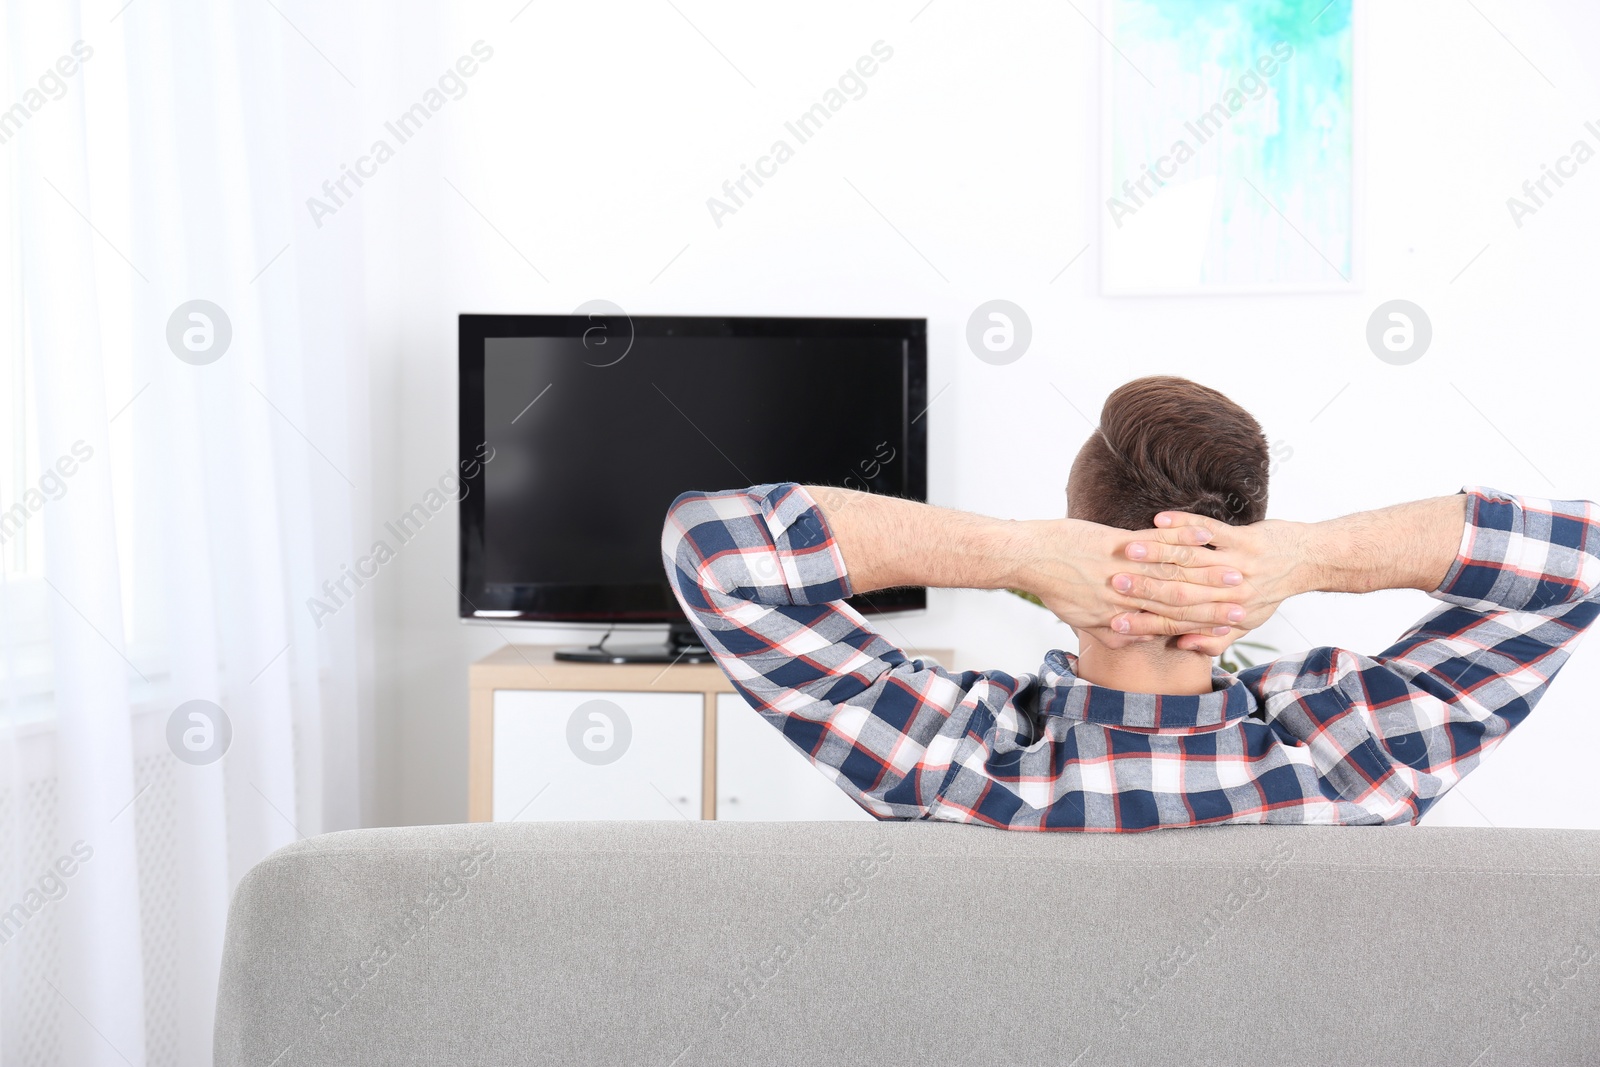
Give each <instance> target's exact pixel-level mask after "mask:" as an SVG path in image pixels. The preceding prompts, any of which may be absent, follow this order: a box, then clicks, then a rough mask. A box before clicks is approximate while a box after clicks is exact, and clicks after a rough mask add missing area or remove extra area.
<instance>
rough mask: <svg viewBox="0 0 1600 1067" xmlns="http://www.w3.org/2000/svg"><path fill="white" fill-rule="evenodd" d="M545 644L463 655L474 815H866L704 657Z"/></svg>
mask: <svg viewBox="0 0 1600 1067" xmlns="http://www.w3.org/2000/svg"><path fill="white" fill-rule="evenodd" d="M554 651H555V649H554V648H553V647H550V646H544V645H506V646H505V647H503V648H501V649H499V650H498V651H496V652H493V653H491V654H490V655H488V656H485V657H484V658H483V659H481V660H479V661H478V662H476V663H474V664H473V665H472V668H471V672H470V685H471V692H472V701H471V710H470V716H471V720H470V723H469V731H468V733H469V742H468V744H469V748H468V751H469V757H468V759H469V763H468V804H467V809H468V818H470V819H471V820H472V821H473V822H506V821H514V820H518V819H520V820H541V821H542V820H552V819H745V820H758V821H773V822H789V821H808V820H848V819H860V820H870V819H871V818H872V816H870V815H868V814H867V813H866V812H865V811H863V810H862V809H861V808H860V807H859V806H858V805H857V804H856V803H855V802H854V801H852V800H851V799H850V798H849V797H847V796H845V795H844V793H843V792H842V791H840V789H839V788H838V787H837V786H836V785H834V784H833V782H832V781H831V780H829V779H828V778H827V777H826V776H825V775H824V774H823V773H822V772H821V771H819V770H817V769H816V768H815V767H813V766H812V765H811V763H810V762H809V761H808V760H806V758H805V757H804V756H802V755H801V754H800V753H799V752H798V751H796V750H795V748H794V747H793V746H792V745H790V744H789V742H788V741H786V740H785V739H784V738H783V736H782V735H781V734H780V733H779V732H778V731H777V730H775V729H774V728H773V727H772V726H771V725H770V724H768V723H767V722H766V721H765V720H764V719H762V718H761V716H760V715H758V714H757V713H756V712H755V710H754V709H753V708H751V707H750V706H749V705H748V704H746V703H745V701H744V698H743V697H741V696H739V694H738V693H736V692H735V691H734V688H733V686H732V684H730V683H729V681H728V679H727V677H726V676H725V675H724V674H723V673H722V671H721V670H719V669H718V668H717V667H716V666H715V665H714V664H710V663H706V664H675V665H672V666H663V665H661V664H644V663H621V664H613V663H572V662H567V661H563V660H557V659H556V658H555V657H554V655H553V653H554ZM916 654H917V655H919V656H922V657H923V658H927V659H933V660H936V661H938V662H940V663H945V664H948V663H949V662H950V661H951V654H950V653H949V652H947V651H942V650H924V651H919V652H918V653H916Z"/></svg>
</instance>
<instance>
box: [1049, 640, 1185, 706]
mask: <svg viewBox="0 0 1600 1067" xmlns="http://www.w3.org/2000/svg"><path fill="white" fill-rule="evenodd" d="M1079 644H1080V647H1081V649H1082V651H1081V652H1079V653H1078V671H1077V673H1078V677H1079V678H1082V679H1083V680H1084V681H1086V682H1093V683H1094V684H1095V685H1102V686H1105V687H1106V688H1107V689H1120V690H1122V691H1123V692H1124V693H1156V694H1159V695H1161V696H1197V695H1200V694H1204V693H1209V692H1211V689H1212V686H1211V659H1210V657H1208V656H1206V655H1204V654H1202V653H1199V652H1184V651H1181V650H1177V649H1171V650H1163V651H1162V652H1160V653H1156V654H1151V652H1150V651H1149V650H1147V649H1142V648H1123V649H1110V648H1107V647H1105V646H1104V645H1102V644H1100V643H1099V642H1097V641H1093V640H1089V641H1081V642H1080V643H1079Z"/></svg>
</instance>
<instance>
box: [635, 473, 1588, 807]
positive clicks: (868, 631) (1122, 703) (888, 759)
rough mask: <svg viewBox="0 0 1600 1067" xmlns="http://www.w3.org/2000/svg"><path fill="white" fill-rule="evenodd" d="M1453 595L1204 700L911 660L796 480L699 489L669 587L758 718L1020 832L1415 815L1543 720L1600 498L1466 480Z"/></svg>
mask: <svg viewBox="0 0 1600 1067" xmlns="http://www.w3.org/2000/svg"><path fill="white" fill-rule="evenodd" d="M1468 492H1470V493H1471V506H1470V508H1469V509H1468V521H1467V523H1466V526H1465V530H1464V532H1463V535H1462V539H1461V548H1460V551H1459V553H1458V555H1457V557H1456V560H1455V562H1454V564H1452V565H1451V567H1450V571H1449V574H1448V575H1447V576H1446V577H1445V580H1444V583H1443V585H1441V586H1440V588H1439V589H1438V590H1437V591H1436V592H1435V593H1434V594H1433V596H1434V598H1435V599H1437V600H1439V601H1441V602H1442V606H1440V607H1438V608H1435V609H1434V610H1433V611H1432V612H1431V613H1429V614H1428V615H1427V616H1426V617H1425V618H1423V620H1422V621H1421V622H1419V623H1418V624H1417V625H1416V626H1414V627H1413V628H1412V629H1411V630H1410V631H1409V632H1407V633H1406V634H1405V635H1404V636H1403V637H1401V638H1400V640H1399V641H1397V642H1396V643H1395V644H1394V645H1392V646H1391V647H1390V648H1388V649H1386V650H1385V651H1383V652H1381V653H1379V654H1378V655H1376V656H1363V655H1361V654H1359V653H1356V652H1350V651H1347V650H1345V649H1340V648H1316V649H1312V650H1311V651H1309V652H1304V653H1301V654H1298V655H1294V656H1285V657H1283V658H1281V659H1277V660H1274V661H1272V662H1270V663H1266V664H1262V665H1261V666H1258V667H1254V668H1251V669H1250V670H1247V671H1245V672H1243V673H1242V674H1239V675H1238V676H1233V675H1230V674H1227V673H1226V672H1223V671H1220V670H1219V671H1217V672H1216V673H1215V675H1214V682H1213V685H1214V688H1213V690H1212V692H1210V693H1207V694H1205V695H1203V696H1154V695H1147V694H1139V693H1124V692H1121V691H1118V690H1114V689H1108V688H1105V687H1103V686H1098V685H1094V684H1092V683H1089V682H1086V681H1084V680H1083V679H1081V678H1078V677H1077V676H1076V675H1075V673H1074V667H1075V666H1076V657H1074V656H1071V655H1069V654H1067V653H1065V652H1060V651H1053V652H1050V653H1049V654H1048V655H1046V656H1045V659H1044V665H1043V667H1042V669H1041V670H1040V672H1039V673H1038V674H1036V675H1035V674H1022V675H1017V676H1012V675H1009V674H1005V673H1003V672H1001V671H963V672H961V673H959V674H952V673H950V672H949V671H947V670H945V669H944V668H943V667H940V666H938V665H936V664H933V663H930V662H926V661H922V660H914V659H909V658H908V657H907V656H906V655H905V654H904V653H903V652H902V651H901V650H900V649H898V648H896V647H895V646H894V645H892V644H891V643H890V642H888V641H887V640H885V639H884V638H883V636H882V635H881V634H879V633H878V632H877V631H876V630H874V629H873V628H872V626H871V625H870V624H868V623H867V622H866V620H865V619H863V618H862V616H861V615H860V614H859V613H858V612H856V611H855V610H853V609H852V608H851V607H849V605H847V604H843V603H840V601H842V600H843V599H844V598H845V597H847V596H849V595H850V594H851V586H850V577H849V575H848V574H847V573H846V572H845V564H844V559H843V557H842V556H841V555H840V553H839V548H838V545H837V544H836V543H835V541H834V539H833V535H832V533H831V532H830V531H829V529H828V526H827V523H826V522H825V521H824V519H823V516H822V512H821V511H820V510H819V509H818V507H817V505H816V502H815V501H814V500H812V498H811V497H810V495H809V494H808V493H807V492H806V491H805V490H804V489H803V488H801V487H800V486H798V485H793V484H784V485H760V486H755V487H753V488H751V489H745V490H738V491H733V492H724V493H686V494H684V495H683V496H681V497H679V498H678V499H677V501H675V502H674V503H673V505H672V509H671V512H670V513H669V514H668V516H667V521H666V527H665V530H664V531H663V534H662V554H663V557H664V559H665V563H666V570H667V576H668V578H669V579H670V580H671V582H672V586H673V588H674V589H675V590H676V592H677V596H678V601H679V602H680V603H681V604H682V605H683V608H684V610H685V611H686V612H687V613H688V616H689V619H690V620H691V621H692V622H693V623H694V625H695V628H696V629H697V630H698V631H699V632H700V635H701V637H702V638H703V639H704V640H705V644H706V647H707V648H708V649H710V650H711V652H712V653H713V655H714V656H715V658H716V660H717V663H718V664H719V665H720V666H721V667H722V669H723V670H724V671H725V672H726V673H727V675H728V677H729V678H730V679H731V680H732V681H733V684H734V685H735V686H736V687H737V688H738V690H739V692H740V693H742V694H743V695H744V697H745V699H746V700H748V701H749V702H750V704H751V706H752V707H754V708H755V709H756V710H757V711H758V712H760V713H761V715H762V716H763V717H764V718H765V719H766V720H767V721H768V722H770V723H771V724H772V725H773V726H775V727H777V728H778V729H779V730H781V731H782V732H783V735H784V737H786V738H788V739H789V741H790V742H791V743H792V744H794V746H795V747H796V748H798V749H799V750H800V751H801V752H802V753H803V754H805V755H806V756H807V757H808V758H809V759H810V760H811V762H812V763H814V764H815V765H816V766H817V767H818V768H819V769H821V770H822V771H823V773H824V774H826V775H827V776H828V777H829V778H831V779H832V780H833V781H834V782H835V783H837V784H838V786H839V788H841V789H843V790H844V791H845V792H846V793H848V794H849V795H850V796H851V797H852V798H853V799H854V800H855V801H856V802H857V803H858V804H860V805H861V806H862V807H863V808H865V809H866V810H867V811H869V812H871V813H872V814H873V815H875V816H877V817H878V818H881V819H936V820H944V821H949V822H968V823H983V824H987V825H990V826H999V827H1005V828H1008V829H1013V830H1086V831H1088V830H1092V831H1132V830H1153V829H1158V828H1161V827H1168V826H1201V825H1208V824H1213V823H1322V824H1331V823H1340V824H1377V823H1415V822H1416V821H1417V820H1418V819H1419V818H1420V817H1421V816H1422V814H1423V813H1424V812H1426V811H1427V810H1428V808H1429V807H1430V806H1431V805H1432V804H1433V803H1434V802H1435V801H1437V800H1438V799H1439V798H1440V797H1441V796H1443V795H1444V794H1445V792H1446V791H1447V790H1449V789H1450V787H1451V786H1453V785H1455V784H1456V782H1458V781H1460V780H1461V778H1462V777H1463V776H1464V775H1466V773H1467V772H1468V771H1470V770H1472V768H1473V767H1475V766H1477V763H1478V761H1479V759H1481V758H1482V757H1483V756H1484V755H1485V754H1486V753H1488V752H1489V751H1490V750H1492V749H1493V748H1494V747H1495V746H1496V745H1498V744H1499V743H1500V741H1501V740H1502V739H1504V737H1505V736H1506V734H1507V733H1509V732H1510V731H1511V729H1512V728H1513V727H1515V726H1516V725H1517V724H1518V723H1520V722H1521V721H1522V720H1523V719H1524V718H1526V717H1527V715H1528V712H1529V711H1531V710H1532V709H1533V705H1534V704H1535V703H1536V702H1537V701H1538V700H1539V698H1540V697H1541V696H1542V695H1543V694H1544V691H1545V689H1546V687H1547V686H1548V685H1549V684H1550V680H1551V679H1552V678H1554V677H1555V674H1556V672H1557V671H1558V670H1560V669H1561V666H1562V664H1564V663H1565V662H1566V660H1567V657H1568V655H1569V654H1570V653H1571V649H1572V646H1573V644H1574V643H1575V642H1576V641H1577V639H1578V637H1579V635H1580V634H1581V633H1582V632H1583V630H1584V628H1585V627H1587V626H1588V625H1589V624H1590V623H1592V622H1593V621H1594V619H1595V615H1596V613H1597V612H1600V508H1597V507H1596V505H1594V504H1591V503H1587V502H1582V501H1577V502H1571V501H1549V500H1535V499H1528V498H1519V497H1512V496H1509V495H1506V494H1504V493H1499V492H1496V491H1494V490H1489V489H1472V490H1468Z"/></svg>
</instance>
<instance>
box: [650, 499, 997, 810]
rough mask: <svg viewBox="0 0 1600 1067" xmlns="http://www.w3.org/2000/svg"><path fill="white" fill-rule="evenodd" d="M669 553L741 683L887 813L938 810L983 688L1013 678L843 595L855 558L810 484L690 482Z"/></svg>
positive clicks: (664, 542)
mask: <svg viewBox="0 0 1600 1067" xmlns="http://www.w3.org/2000/svg"><path fill="white" fill-rule="evenodd" d="M661 554H662V562H663V564H664V566H665V568H666V573H667V579H668V581H669V582H670V583H671V585H672V588H673V591H674V592H675V594H676V595H677V598H678V602H679V604H681V605H682V607H683V610H684V612H685V614H687V615H688V617H689V621H690V622H691V623H692V624H693V625H694V628H695V630H696V631H697V632H698V633H699V634H700V637H701V639H702V640H703V641H704V642H705V646H706V648H707V649H708V650H709V651H710V653H711V655H712V656H713V657H714V658H715V660H716V661H717V664H718V666H720V667H721V668H722V669H723V671H724V673H726V674H727V675H728V678H729V680H730V681H732V682H733V684H734V686H735V687H736V688H737V689H738V691H739V692H740V694H741V695H743V696H744V698H745V700H746V701H748V702H749V704H750V705H751V707H753V708H755V710H756V711H757V712H759V713H760V714H761V715H762V717H763V718H765V719H766V720H767V721H768V722H770V723H771V724H772V725H773V726H776V727H777V728H778V729H779V730H780V731H781V732H782V734H783V736H784V737H785V738H787V739H788V740H789V741H790V742H791V743H792V744H793V745H795V747H796V748H798V749H799V750H800V751H801V753H802V754H804V755H805V756H806V757H807V758H808V759H810V760H811V762H812V763H813V764H815V765H816V766H817V767H818V768H819V769H821V770H822V771H823V773H824V774H826V775H828V776H829V777H830V778H831V779H832V780H833V781H834V782H835V783H836V784H837V785H838V786H839V787H840V788H841V789H843V790H844V791H845V792H846V793H847V794H848V795H849V796H850V797H851V798H852V799H854V800H855V801H856V802H857V803H858V804H860V805H861V806H862V807H864V808H866V809H867V810H868V811H869V812H871V813H872V814H874V815H876V816H878V817H880V818H922V817H925V816H926V815H927V813H928V811H929V808H930V807H931V806H932V805H933V804H934V802H935V800H936V798H937V794H938V790H939V787H940V786H941V785H942V784H943V782H944V780H945V779H946V778H947V777H948V775H949V774H950V771H951V769H952V765H953V763H952V761H953V760H954V758H955V755H956V752H957V750H958V748H959V747H960V746H961V744H962V742H963V741H964V739H965V735H966V730H967V726H968V720H969V719H970V717H971V714H972V713H973V712H974V711H975V710H977V709H978V707H979V703H980V699H981V696H982V694H984V693H987V692H988V688H991V687H993V686H995V685H999V686H1000V687H1001V688H1002V689H1004V688H1005V687H1006V686H1005V683H1007V682H1011V679H1009V678H1008V677H1006V676H1004V675H998V674H997V673H995V672H985V673H983V674H979V673H978V672H970V671H969V672H966V673H964V674H959V675H952V674H951V673H949V672H948V671H946V670H945V669H944V668H943V667H941V666H939V665H937V664H933V663H931V662H928V661H924V660H921V659H914V658H911V657H909V656H907V654H906V653H905V652H904V651H903V650H901V649H900V648H898V647H896V646H895V645H894V644H892V643H891V642H889V641H888V640H886V639H885V638H884V637H883V635H881V634H879V633H878V632H877V631H876V630H875V629H873V628H872V626H870V625H869V624H868V623H867V622H866V620H865V619H863V618H862V617H861V615H860V613H859V612H857V611H856V610H855V609H853V608H851V607H850V606H849V605H848V604H846V603H843V601H844V599H845V598H846V597H848V596H850V595H851V594H852V592H853V590H852V588H851V585H850V577H849V574H848V573H847V571H846V567H845V561H844V558H843V556H842V555H841V554H840V552H839V547H838V544H837V543H836V542H835V540H834V537H833V533H832V531H831V530H830V529H829V527H828V524H827V521H826V518H825V517H824V516H823V513H822V511H821V509H820V508H819V507H818V506H817V503H816V501H815V500H813V499H812V498H811V496H810V494H809V493H807V492H806V490H805V489H804V488H803V487H801V486H799V485H795V484H793V483H784V484H777V485H758V486H752V487H751V488H749V489H739V490H731V491H726V492H715V493H698V492H697V493H685V494H683V495H682V496H680V497H678V499H677V500H676V501H675V502H674V503H673V505H672V507H671V509H670V510H669V511H668V514H667V519H666V523H665V526H664V527H663V530H662V536H661ZM1013 684H1014V683H1013ZM975 690H976V691H975ZM997 695H998V696H999V697H1000V699H1003V698H1004V696H1005V695H1008V693H1007V694H997Z"/></svg>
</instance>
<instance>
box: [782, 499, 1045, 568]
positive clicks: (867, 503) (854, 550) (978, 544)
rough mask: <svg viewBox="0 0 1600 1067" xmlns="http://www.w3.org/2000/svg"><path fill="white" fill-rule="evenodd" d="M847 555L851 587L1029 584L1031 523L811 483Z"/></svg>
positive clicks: (839, 544)
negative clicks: (1027, 527) (1027, 530)
mask: <svg viewBox="0 0 1600 1067" xmlns="http://www.w3.org/2000/svg"><path fill="white" fill-rule="evenodd" d="M806 491H807V492H809V493H810V494H811V496H812V498H813V499H815V500H816V501H817V503H818V505H819V506H820V507H821V508H822V513H823V517H824V518H826V519H827V521H828V526H829V528H830V529H831V530H832V531H833V536H834V540H835V541H836V542H837V543H838V546H839V553H840V555H842V556H843V557H844V561H845V567H846V569H847V570H848V572H849V575H850V585H851V588H852V589H854V590H855V592H857V593H870V592H873V591H874V590H877V589H889V588H893V587H895V586H902V585H926V586H933V587H935V588H945V589H1005V588H1009V587H1013V586H1019V585H1021V584H1022V574H1023V572H1024V570H1025V568H1026V556H1027V550H1026V541H1027V537H1026V534H1025V532H1024V530H1023V527H1024V526H1025V524H1024V523H1021V522H1016V521H1010V520H1005V519H991V518H987V517H985V516H982V515H973V514H971V513H969V512H965V511H954V510H951V509H950V508H940V507H934V506H933V505H931V504H921V503H918V502H916V501H914V500H901V499H899V498H897V497H889V496H877V495H875V494H872V493H860V492H856V491H855V490H852V489H837V488H834V487H832V486H807V487H806Z"/></svg>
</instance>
